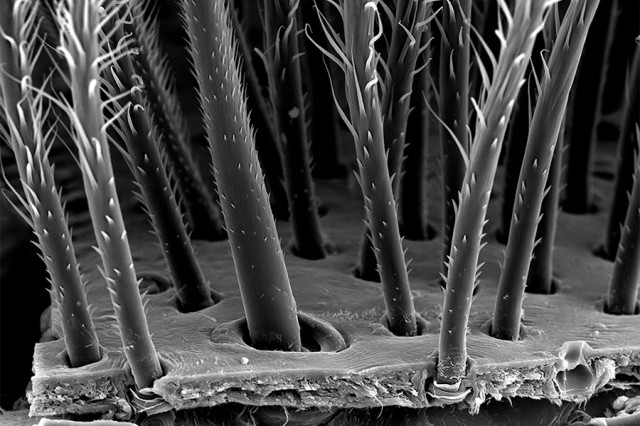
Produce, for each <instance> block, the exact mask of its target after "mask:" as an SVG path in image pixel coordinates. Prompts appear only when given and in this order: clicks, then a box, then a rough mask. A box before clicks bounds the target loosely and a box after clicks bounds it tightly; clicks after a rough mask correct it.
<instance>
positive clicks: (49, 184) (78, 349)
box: [0, 2, 101, 367]
mask: <svg viewBox="0 0 640 426" xmlns="http://www.w3.org/2000/svg"><path fill="white" fill-rule="evenodd" d="M10 3H11V2H7V4H5V5H4V6H3V7H0V15H2V17H0V30H1V31H2V32H3V34H4V36H5V37H6V38H3V39H2V40H0V68H2V69H3V73H2V74H1V75H0V111H2V115H3V116H4V120H5V121H6V123H5V124H6V125H7V127H8V129H7V134H6V136H8V137H9V138H8V140H7V141H6V142H7V143H8V144H9V146H10V147H11V149H12V150H13V153H14V158H15V160H16V165H17V168H18V173H19V175H20V179H21V182H22V187H23V196H22V197H23V198H22V199H23V200H24V201H26V205H25V207H26V210H27V212H28V214H29V216H30V219H31V220H30V221H29V222H30V225H31V226H32V228H33V230H34V233H35V234H36V237H37V239H38V246H39V248H40V251H41V253H42V259H43V260H44V263H45V266H46V268H47V271H48V273H49V276H50V278H51V280H50V281H51V287H52V288H51V291H52V293H53V295H54V300H55V301H56V302H57V304H58V307H59V309H60V316H61V318H62V321H61V326H62V331H63V335H64V343H65V348H66V350H67V356H68V358H69V363H70V366H71V367H80V366H83V365H86V364H90V363H93V362H96V361H99V360H100V358H101V355H100V347H99V342H98V337H97V335H96V332H95V328H94V325H93V320H92V318H91V314H90V312H89V305H88V303H87V297H86V294H85V291H84V282H83V280H82V276H81V275H80V271H79V267H78V262H77V260H76V255H75V250H74V247H73V244H72V240H71V231H70V230H69V226H68V224H67V220H66V217H65V212H64V208H63V206H62V201H61V198H60V193H59V192H58V190H57V189H56V185H55V180H54V171H53V167H52V166H51V164H50V163H49V159H48V156H47V151H48V146H47V144H49V143H52V141H47V140H46V138H45V136H44V135H43V132H44V127H45V120H46V119H47V117H45V116H44V115H43V105H42V96H41V95H35V94H34V91H33V90H32V89H31V88H30V87H29V86H27V85H24V86H21V84H20V81H21V80H22V79H23V78H31V77H32V76H31V74H30V73H29V71H30V70H31V69H32V68H33V66H34V64H35V62H36V61H37V60H38V57H37V56H31V55H30V54H29V53H28V50H29V49H27V50H26V51H25V50H22V55H21V54H20V51H19V49H24V48H28V47H29V46H33V45H32V44H31V42H30V41H29V40H26V39H22V38H21V35H27V34H29V33H30V32H32V31H35V28H34V24H35V23H36V16H37V13H38V9H37V7H35V6H34V4H33V3H31V4H30V3H27V2H22V3H20V4H19V5H18V6H17V7H16V8H15V9H14V10H13V12H14V13H12V11H11V10H10V8H9V7H7V6H8V5H9V4H10ZM5 7H6V9H5ZM14 30H18V31H14ZM29 35H31V36H34V34H29ZM9 40H11V43H10V42H9ZM23 43H24V44H23ZM33 53H34V52H31V54H33Z"/></svg>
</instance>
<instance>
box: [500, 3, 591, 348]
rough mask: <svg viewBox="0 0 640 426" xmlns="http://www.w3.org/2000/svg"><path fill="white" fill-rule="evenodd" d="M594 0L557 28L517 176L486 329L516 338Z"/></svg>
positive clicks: (571, 12)
mask: <svg viewBox="0 0 640 426" xmlns="http://www.w3.org/2000/svg"><path fill="white" fill-rule="evenodd" d="M598 4H599V0H589V1H587V0H574V1H573V2H572V3H571V6H570V7H569V10H567V13H566V15H565V18H564V19H563V22H562V25H561V26H560V29H559V31H558V36H557V38H556V41H555V44H554V47H553V50H552V51H551V57H550V58H549V64H548V67H547V68H545V73H544V75H543V77H542V82H541V89H540V90H541V93H540V96H539V98H538V102H537V105H536V109H535V111H534V114H533V119H532V121H531V129H530V131H529V138H528V140H527V146H526V149H525V154H524V158H523V160H522V169H521V170H520V177H519V179H518V193H517V195H516V202H515V204H514V208H513V216H512V219H511V230H510V232H509V241H508V243H507V250H506V253H505V259H504V265H503V270H502V273H501V275H500V282H499V284H498V293H497V295H496V303H495V307H494V312H493V322H492V327H491V334H492V335H493V336H494V337H498V338H500V339H509V340H516V339H518V336H519V334H520V321H521V317H522V299H523V297H524V289H525V284H526V279H527V274H528V272H529V264H530V262H531V256H532V253H533V247H534V244H535V236H536V229H537V226H538V222H539V220H540V217H539V215H540V209H541V205H542V199H543V197H544V195H545V185H546V182H547V176H548V174H549V168H550V167H551V161H552V158H553V153H554V150H555V145H556V141H557V140H558V135H559V133H560V127H561V125H562V120H563V117H564V113H565V110H566V107H567V102H568V99H569V91H570V88H571V85H572V83H573V79H574V77H575V75H576V71H577V69H578V63H579V62H580V56H581V54H582V49H583V46H584V42H585V40H586V37H587V32H588V30H589V26H590V24H591V21H592V19H593V16H594V15H595V13H596V9H597V7H598Z"/></svg>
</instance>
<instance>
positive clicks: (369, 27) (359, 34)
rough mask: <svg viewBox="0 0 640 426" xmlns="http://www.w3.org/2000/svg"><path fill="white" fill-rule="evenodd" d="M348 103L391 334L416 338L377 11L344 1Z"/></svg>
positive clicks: (371, 6)
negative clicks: (387, 132)
mask: <svg viewBox="0 0 640 426" xmlns="http://www.w3.org/2000/svg"><path fill="white" fill-rule="evenodd" d="M343 7H344V33H345V47H346V49H345V52H344V54H345V57H347V58H351V62H350V63H349V64H346V66H347V67H350V68H351V69H352V72H347V73H345V78H346V88H347V99H348V101H349V108H350V111H351V121H352V123H354V128H355V132H356V134H355V135H354V136H357V137H355V138H354V142H355V145H356V155H357V159H358V170H359V181H360V186H361V188H362V193H363V196H364V200H365V210H366V214H367V221H368V227H369V230H370V233H371V237H372V238H371V240H372V243H373V247H374V252H375V256H376V259H377V263H378V270H379V273H380V279H381V282H382V290H383V295H384V301H385V306H386V313H387V320H388V323H389V329H390V330H391V331H392V332H393V333H395V334H397V335H402V336H412V335H415V334H416V333H417V325H416V319H415V310H414V307H413V299H412V296H411V291H410V287H409V277H408V272H407V266H406V262H405V259H404V250H403V248H402V238H401V237H400V229H399V225H398V216H397V210H396V203H395V200H394V198H393V187H392V183H391V177H390V175H389V168H388V166H387V164H388V163H387V158H386V155H385V146H384V129H383V118H382V111H381V105H380V100H379V96H378V87H377V79H378V76H377V72H376V66H377V52H376V51H375V48H374V43H375V40H376V38H377V36H376V34H375V32H376V31H378V29H379V28H377V27H376V25H375V23H376V17H377V13H378V11H377V6H376V2H375V1H365V0H362V1H353V2H352V1H346V2H344V5H343Z"/></svg>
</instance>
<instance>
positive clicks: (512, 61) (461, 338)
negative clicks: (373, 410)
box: [436, 0, 550, 385]
mask: <svg viewBox="0 0 640 426" xmlns="http://www.w3.org/2000/svg"><path fill="white" fill-rule="evenodd" d="M500 3H501V5H502V9H503V11H504V13H508V12H507V11H506V10H508V9H507V7H506V4H505V3H504V2H500ZM549 4H550V3H549V2H539V1H535V0H526V1H519V2H517V3H516V6H515V10H514V14H513V17H512V16H510V15H506V18H507V21H508V22H509V30H508V34H507V35H506V36H504V34H503V38H502V40H503V42H502V47H501V51H500V59H499V60H498V62H497V67H496V69H495V70H494V75H493V80H492V83H491V85H490V87H489V88H488V91H487V93H486V97H485V98H484V102H483V103H482V106H481V107H479V108H478V110H477V113H478V119H477V122H476V129H475V131H476V133H475V136H474V142H473V143H472V144H471V152H470V158H469V166H468V167H467V171H466V173H465V177H464V181H463V185H462V189H461V193H460V198H459V200H460V201H459V206H458V212H457V215H456V221H455V226H454V229H453V236H452V240H451V252H450V254H449V265H448V266H449V269H448V273H447V282H446V291H445V298H444V306H443V309H442V323H441V327H440V342H439V349H438V365H437V376H436V383H440V384H446V385H456V384H459V383H460V381H461V380H462V378H463V377H464V376H465V371H466V361H467V348H466V334H467V324H468V321H469V311H470V308H471V300H472V295H473V290H474V288H475V285H476V279H477V274H478V269H479V265H478V257H479V254H480V250H481V248H482V237H483V235H484V234H483V227H484V224H485V217H486V213H487V207H488V204H489V197H490V195H491V190H492V186H493V181H494V178H495V173H496V170H497V167H498V159H499V156H500V148H501V146H502V141H503V139H504V134H505V131H506V128H507V123H508V121H509V117H510V116H511V112H512V110H513V105H514V103H515V99H516V96H517V94H518V91H519V90H520V87H521V86H522V84H523V76H524V72H525V69H526V66H527V63H528V59H529V57H530V55H531V50H532V49H533V42H534V39H535V36H536V34H537V33H538V31H539V30H540V28H541V27H542V24H543V22H544V17H545V12H546V10H547V8H548V6H549Z"/></svg>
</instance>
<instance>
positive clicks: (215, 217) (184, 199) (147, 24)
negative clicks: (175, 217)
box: [127, 0, 226, 241]
mask: <svg viewBox="0 0 640 426" xmlns="http://www.w3.org/2000/svg"><path fill="white" fill-rule="evenodd" d="M147 4H149V3H147V2H145V1H144V0H132V1H131V6H130V8H131V20H130V22H131V23H130V25H127V28H128V29H130V30H131V32H132V34H133V36H134V38H135V41H136V44H137V46H138V47H139V50H138V54H137V55H134V56H133V61H134V65H135V70H136V72H137V73H138V74H139V75H140V77H141V78H142V81H143V83H144V85H143V92H144V97H145V99H146V102H147V103H148V105H149V108H148V109H149V110H150V111H149V112H150V113H151V114H152V116H153V124H154V125H155V126H157V128H158V130H159V131H160V133H161V134H162V135H163V137H162V140H161V143H162V146H163V148H164V149H165V152H166V155H167V158H168V160H169V163H170V166H171V170H172V172H173V173H172V176H173V177H174V178H175V182H176V189H177V192H178V196H179V199H180V200H181V203H182V205H183V206H184V210H185V213H186V216H187V223H188V224H189V227H190V230H191V234H190V236H191V238H194V239H204V240H210V241H217V240H222V239H224V238H225V236H226V235H225V232H224V229H223V220H222V215H221V213H220V207H219V206H218V204H217V202H216V200H215V197H214V194H213V193H212V192H211V191H210V190H209V188H208V186H207V185H206V184H205V180H204V179H203V177H202V175H201V173H200V168H199V167H198V163H197V162H196V160H195V159H194V156H193V152H192V148H191V145H190V143H191V136H190V132H189V128H188V127H187V122H186V119H185V117H184V114H183V112H182V107H181V106H180V100H179V99H178V95H177V93H176V90H175V83H174V80H173V75H172V73H171V69H170V67H169V64H168V63H167V60H166V58H164V57H163V56H162V52H161V48H160V45H159V40H158V31H159V29H158V24H157V22H155V21H153V20H152V18H151V17H149V12H148V11H147V10H146V8H147V7H148V6H146V5H147Z"/></svg>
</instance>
